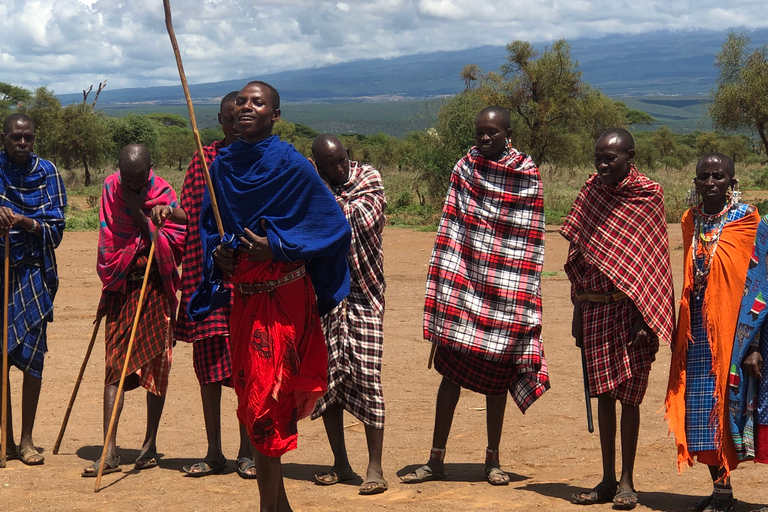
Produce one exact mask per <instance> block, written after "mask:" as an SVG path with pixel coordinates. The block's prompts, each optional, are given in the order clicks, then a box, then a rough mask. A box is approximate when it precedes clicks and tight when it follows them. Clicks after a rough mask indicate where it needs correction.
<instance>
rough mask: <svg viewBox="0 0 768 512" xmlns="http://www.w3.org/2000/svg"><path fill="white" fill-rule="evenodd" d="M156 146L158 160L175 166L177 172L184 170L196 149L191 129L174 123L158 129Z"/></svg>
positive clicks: (169, 165)
mask: <svg viewBox="0 0 768 512" xmlns="http://www.w3.org/2000/svg"><path fill="white" fill-rule="evenodd" d="M157 146H158V147H157V152H158V158H159V161H160V162H161V163H162V164H164V165H167V166H168V167H173V166H177V168H178V170H179V172H182V171H183V170H184V166H185V165H186V164H187V163H189V161H190V160H191V159H192V155H193V154H194V153H195V149H196V148H195V137H194V135H193V134H192V130H189V129H187V128H182V127H180V126H176V125H171V126H167V127H163V128H161V129H160V131H159V138H158V141H157Z"/></svg>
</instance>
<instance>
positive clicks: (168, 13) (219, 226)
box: [163, 0, 224, 238]
mask: <svg viewBox="0 0 768 512" xmlns="http://www.w3.org/2000/svg"><path fill="white" fill-rule="evenodd" d="M163 7H164V8H165V28H167V29H168V36H170V38H171V46H173V54H174V55H175V56H176V66H177V67H178V68H179V76H180V77H181V86H182V87H183V88H184V97H185V98H186V100H187V110H189V122H190V124H192V134H193V135H194V136H195V144H196V145H197V156H198V157H199V158H200V162H201V163H202V164H203V175H204V176H205V185H206V187H208V194H209V195H210V196H211V207H212V208H213V216H214V218H215V219H216V228H217V229H218V230H219V236H220V237H222V238H223V237H224V225H223V224H222V223H221V215H220V214H219V203H218V202H217V201H216V193H215V192H214V190H213V182H212V181H211V175H210V174H209V173H208V162H206V161H205V156H204V155H205V154H204V153H203V144H202V143H201V142H200V133H199V132H198V131H197V121H196V120H195V108H194V107H193V106H192V96H191V95H190V94H189V86H188V85H187V76H186V75H185V74H184V65H183V64H182V63H181V53H179V44H178V43H177V42H176V34H175V33H174V32H173V21H172V20H171V3H170V0H163Z"/></svg>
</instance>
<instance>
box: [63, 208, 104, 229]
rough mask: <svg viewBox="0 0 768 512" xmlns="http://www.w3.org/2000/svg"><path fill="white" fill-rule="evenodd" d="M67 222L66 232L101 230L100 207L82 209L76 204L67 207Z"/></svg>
mask: <svg viewBox="0 0 768 512" xmlns="http://www.w3.org/2000/svg"><path fill="white" fill-rule="evenodd" d="M64 217H65V218H66V220H67V227H66V229H65V231H93V230H96V229H99V207H98V205H96V207H95V208H94V207H89V208H80V207H79V206H77V205H76V204H71V205H69V206H67V209H66V211H65V212H64Z"/></svg>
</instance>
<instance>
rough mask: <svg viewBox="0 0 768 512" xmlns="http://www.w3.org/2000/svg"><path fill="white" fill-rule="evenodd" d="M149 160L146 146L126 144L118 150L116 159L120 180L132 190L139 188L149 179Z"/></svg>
mask: <svg viewBox="0 0 768 512" xmlns="http://www.w3.org/2000/svg"><path fill="white" fill-rule="evenodd" d="M151 162H152V161H151V158H150V156H149V148H147V146H145V145H144V144H128V145H127V146H125V147H124V148H123V149H122V151H120V157H119V158H118V159H117V167H118V168H119V169H120V180H121V181H122V182H123V184H124V185H125V186H127V187H128V188H130V189H131V190H133V191H134V192H136V191H138V190H141V188H142V187H143V186H144V185H146V183H147V180H148V179H149V168H150V166H151Z"/></svg>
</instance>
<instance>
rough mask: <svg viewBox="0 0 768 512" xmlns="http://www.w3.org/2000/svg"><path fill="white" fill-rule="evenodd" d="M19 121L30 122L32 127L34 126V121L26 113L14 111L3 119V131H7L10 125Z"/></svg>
mask: <svg viewBox="0 0 768 512" xmlns="http://www.w3.org/2000/svg"><path fill="white" fill-rule="evenodd" d="M19 121H21V122H22V123H32V128H34V127H35V122H34V121H32V118H31V117H29V116H28V115H27V114H22V113H21V112H15V113H13V114H11V115H9V116H8V117H6V118H5V121H3V133H8V132H9V131H10V130H11V125H12V124H13V123H17V122H19Z"/></svg>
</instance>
